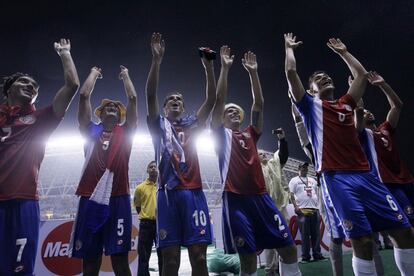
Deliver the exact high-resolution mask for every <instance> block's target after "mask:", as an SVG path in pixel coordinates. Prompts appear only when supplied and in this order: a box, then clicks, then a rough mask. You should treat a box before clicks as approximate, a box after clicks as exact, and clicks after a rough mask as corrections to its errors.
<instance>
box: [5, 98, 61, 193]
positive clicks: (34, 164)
mask: <svg viewBox="0 0 414 276" xmlns="http://www.w3.org/2000/svg"><path fill="white" fill-rule="evenodd" d="M61 120H62V118H58V117H56V115H55V114H54V112H53V107H52V106H48V107H45V108H41V109H38V110H36V111H34V112H32V113H29V114H27V115H25V116H21V117H18V118H16V119H15V120H14V121H13V123H12V124H11V125H8V126H4V127H2V128H0V201H2V200H10V199H33V200H38V199H39V195H38V191H37V184H38V176H39V170H40V164H41V163H42V160H43V157H44V155H45V148H46V142H47V139H48V138H49V136H50V135H51V134H52V132H53V131H54V130H55V129H56V127H57V126H58V125H59V123H60V121H61Z"/></svg>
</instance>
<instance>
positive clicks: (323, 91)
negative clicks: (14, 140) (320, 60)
mask: <svg viewBox="0 0 414 276" xmlns="http://www.w3.org/2000/svg"><path fill="white" fill-rule="evenodd" d="M311 88H312V89H311V90H312V92H313V93H314V94H318V95H319V98H321V99H325V98H327V96H328V95H330V94H332V92H333V90H334V89H335V86H334V84H333V81H332V79H331V77H329V75H328V74H326V73H319V74H317V75H315V76H314V77H313V79H312V82H311Z"/></svg>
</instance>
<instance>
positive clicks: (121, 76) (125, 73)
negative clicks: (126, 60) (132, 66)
mask: <svg viewBox="0 0 414 276" xmlns="http://www.w3.org/2000/svg"><path fill="white" fill-rule="evenodd" d="M119 68H121V72H120V73H119V79H120V80H123V79H124V78H125V77H128V76H129V75H128V68H126V67H125V66H123V65H120V66H119Z"/></svg>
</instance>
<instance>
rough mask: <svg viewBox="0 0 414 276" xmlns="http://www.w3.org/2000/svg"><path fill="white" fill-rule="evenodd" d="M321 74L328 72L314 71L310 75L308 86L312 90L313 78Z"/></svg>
mask: <svg viewBox="0 0 414 276" xmlns="http://www.w3.org/2000/svg"><path fill="white" fill-rule="evenodd" d="M319 74H326V75H327V73H326V72H325V71H321V70H318V71H315V72H313V74H312V75H310V77H309V79H308V87H309V89H310V90H312V82H313V79H314V78H315V77H316V75H319Z"/></svg>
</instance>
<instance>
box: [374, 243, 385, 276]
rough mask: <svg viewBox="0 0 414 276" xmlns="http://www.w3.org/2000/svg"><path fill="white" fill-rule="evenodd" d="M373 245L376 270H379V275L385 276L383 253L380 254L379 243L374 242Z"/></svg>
mask: <svg viewBox="0 0 414 276" xmlns="http://www.w3.org/2000/svg"><path fill="white" fill-rule="evenodd" d="M372 247H373V248H372V257H373V258H374V264H375V271H377V275H378V276H384V264H383V262H382V258H381V255H380V254H379V251H378V245H377V243H376V242H374V243H373V246H372Z"/></svg>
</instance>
